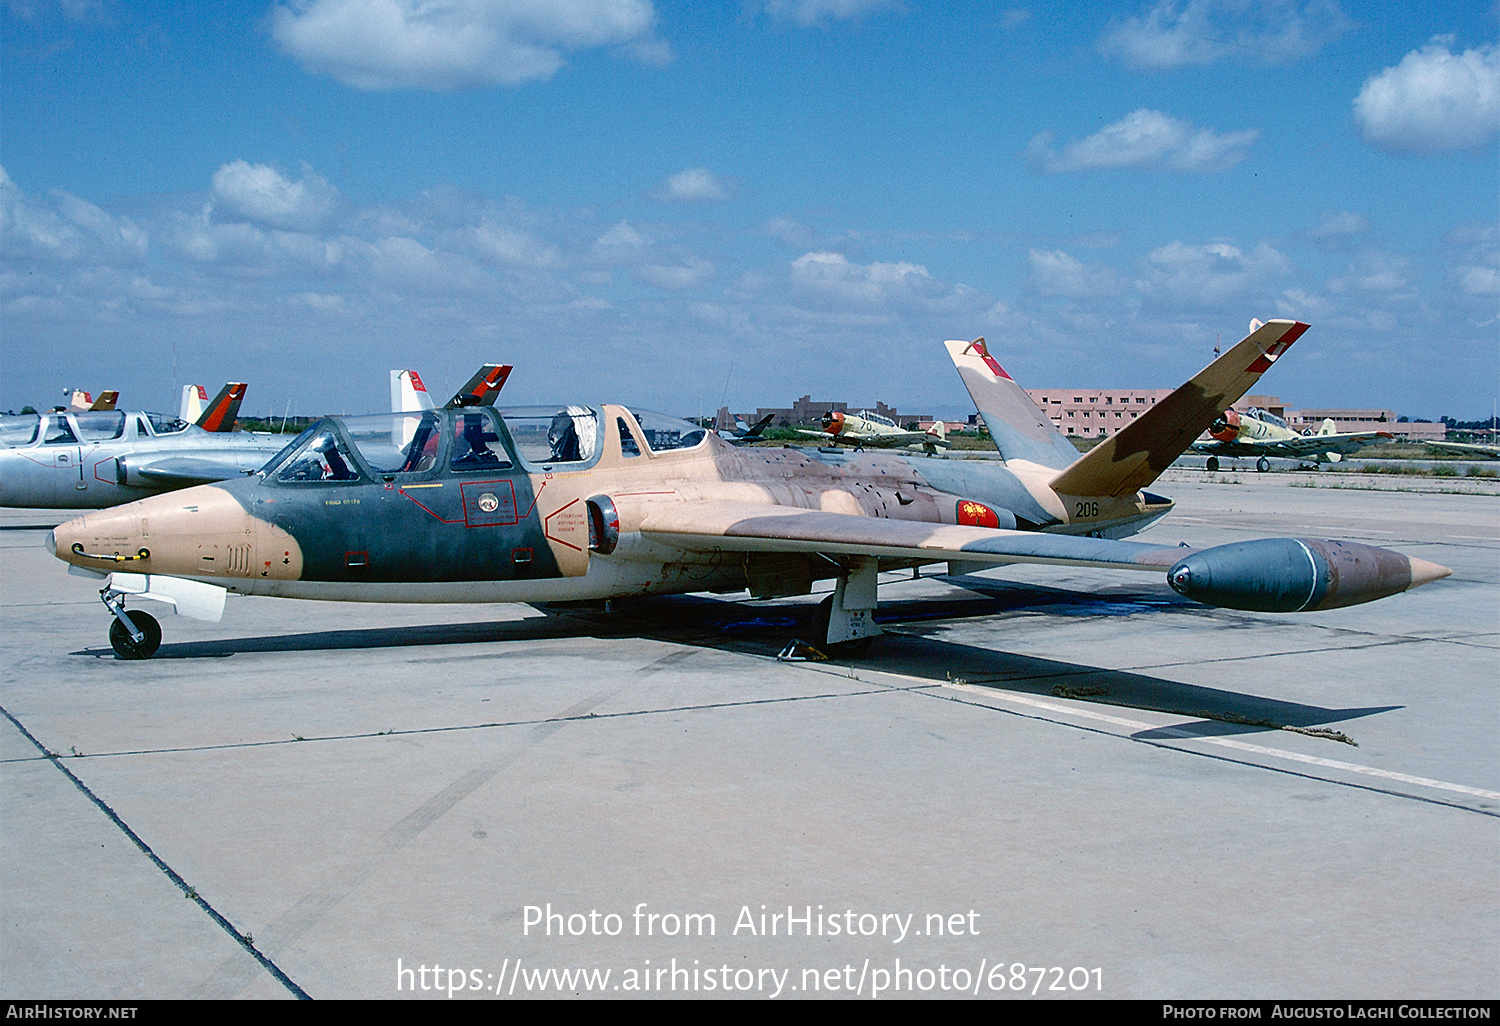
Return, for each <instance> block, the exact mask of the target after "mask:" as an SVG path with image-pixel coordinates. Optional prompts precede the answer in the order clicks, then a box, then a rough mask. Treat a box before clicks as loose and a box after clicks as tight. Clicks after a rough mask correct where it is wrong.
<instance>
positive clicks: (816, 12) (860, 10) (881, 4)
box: [764, 0, 900, 26]
mask: <svg viewBox="0 0 1500 1026" xmlns="http://www.w3.org/2000/svg"><path fill="white" fill-rule="evenodd" d="M764 6H765V9H766V13H767V14H769V15H770V16H771V17H773V18H776V19H778V20H780V21H791V22H795V23H797V24H798V25H802V26H809V25H818V24H825V23H828V22H834V21H849V20H852V19H857V18H863V17H865V16H866V15H869V14H874V13H875V12H877V11H880V10H890V9H894V8H897V7H899V6H900V5H899V3H897V0H765V3H764Z"/></svg>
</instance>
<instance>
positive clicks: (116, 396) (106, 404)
mask: <svg viewBox="0 0 1500 1026" xmlns="http://www.w3.org/2000/svg"><path fill="white" fill-rule="evenodd" d="M119 401H120V393H119V392H118V391H116V390H114V389H105V390H104V391H103V392H100V393H99V398H97V399H95V400H94V404H93V405H92V406H90V407H89V409H90V410H112V409H114V408H115V403H117V402H119Z"/></svg>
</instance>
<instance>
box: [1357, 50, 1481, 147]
mask: <svg viewBox="0 0 1500 1026" xmlns="http://www.w3.org/2000/svg"><path fill="white" fill-rule="evenodd" d="M1452 42H1453V39H1452V37H1451V36H1449V37H1438V38H1436V39H1434V40H1432V42H1430V43H1428V44H1427V45H1426V46H1424V47H1423V48H1422V49H1420V50H1413V51H1412V52H1411V53H1409V54H1407V55H1406V56H1405V57H1404V58H1402V60H1401V63H1400V64H1398V65H1396V66H1395V67H1394V68H1386V69H1385V70H1384V71H1382V72H1381V73H1380V74H1378V75H1373V76H1371V77H1370V78H1368V79H1366V80H1365V84H1364V85H1363V86H1362V87H1360V90H1359V95H1358V96H1356V97H1355V98H1354V120H1355V122H1356V123H1357V124H1358V125H1359V130H1360V134H1361V135H1363V136H1364V138H1365V141H1366V142H1369V143H1371V144H1373V145H1375V146H1378V147H1380V148H1381V149H1383V150H1391V151H1394V152H1398V153H1440V152H1447V151H1452V150H1466V149H1472V148H1474V147H1477V146H1483V145H1484V144H1485V143H1487V142H1489V141H1490V139H1492V138H1494V136H1495V135H1496V133H1500V47H1496V46H1493V45H1491V46H1482V47H1479V48H1478V49H1475V50H1465V51H1464V52H1463V53H1462V54H1457V55H1456V54H1453V53H1451V52H1450V51H1449V49H1448V47H1449V46H1450V45H1451V44H1452Z"/></svg>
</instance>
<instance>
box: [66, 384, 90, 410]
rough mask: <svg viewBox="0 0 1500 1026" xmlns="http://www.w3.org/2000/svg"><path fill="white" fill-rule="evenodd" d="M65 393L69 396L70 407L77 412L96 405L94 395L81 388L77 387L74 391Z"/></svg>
mask: <svg viewBox="0 0 1500 1026" xmlns="http://www.w3.org/2000/svg"><path fill="white" fill-rule="evenodd" d="M63 394H64V395H66V396H67V397H68V409H69V410H72V411H73V412H75V413H81V412H83V411H84V410H86V409H88V408H89V407H90V406H92V405H94V397H93V396H91V395H89V394H88V393H87V392H85V391H84V390H83V389H81V388H75V389H73V391H71V392H65V393H63Z"/></svg>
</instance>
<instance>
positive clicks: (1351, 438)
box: [1263, 431, 1394, 456]
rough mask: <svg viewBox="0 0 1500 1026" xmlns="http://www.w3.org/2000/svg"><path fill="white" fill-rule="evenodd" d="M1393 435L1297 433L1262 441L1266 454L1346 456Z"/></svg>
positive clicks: (1365, 432) (1383, 433) (1370, 432)
mask: <svg viewBox="0 0 1500 1026" xmlns="http://www.w3.org/2000/svg"><path fill="white" fill-rule="evenodd" d="M1393 437H1394V436H1393V435H1392V434H1391V433H1390V432H1389V431H1357V432H1353V433H1351V434H1345V435H1299V436H1298V437H1296V438H1284V439H1282V440H1280V441H1277V442H1266V443H1263V444H1264V445H1265V448H1266V452H1267V454H1268V455H1271V456H1274V455H1276V454H1278V453H1281V454H1284V455H1287V456H1315V455H1317V454H1319V453H1325V452H1336V453H1339V454H1340V455H1344V456H1347V455H1348V454H1349V453H1352V452H1358V451H1359V450H1361V449H1363V448H1364V447H1365V446H1367V445H1379V444H1380V443H1381V442H1389V441H1390V440H1391V439H1392V438H1393Z"/></svg>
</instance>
